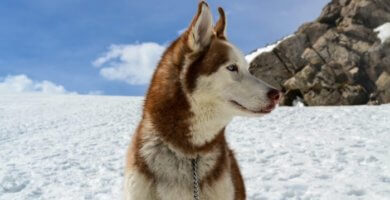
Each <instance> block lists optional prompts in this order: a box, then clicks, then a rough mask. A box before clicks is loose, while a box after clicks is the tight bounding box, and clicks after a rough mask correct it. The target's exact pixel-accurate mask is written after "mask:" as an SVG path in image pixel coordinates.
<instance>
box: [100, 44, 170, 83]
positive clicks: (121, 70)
mask: <svg viewBox="0 0 390 200" xmlns="http://www.w3.org/2000/svg"><path fill="white" fill-rule="evenodd" d="M164 50H165V46H163V45H160V44H157V43H154V42H146V43H141V44H128V45H111V47H110V48H109V50H108V52H106V53H104V54H103V56H101V57H99V58H97V59H96V60H95V61H93V65H95V66H96V67H99V68H101V69H100V75H101V76H103V77H104V78H106V79H108V80H117V81H125V82H126V83H128V84H131V85H144V84H147V83H148V82H149V80H150V78H151V76H152V74H153V71H154V69H155V67H156V65H157V63H158V61H159V60H160V57H161V55H162V53H163V52H164Z"/></svg>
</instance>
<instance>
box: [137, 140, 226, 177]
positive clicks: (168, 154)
mask: <svg viewBox="0 0 390 200" xmlns="http://www.w3.org/2000/svg"><path fill="white" fill-rule="evenodd" d="M222 153H223V152H221V150H220V149H218V148H216V149H215V150H212V151H210V152H209V153H207V154H204V155H202V156H200V157H199V158H198V162H197V164H198V168H197V175H198V178H199V179H202V178H204V177H206V176H207V175H208V174H209V173H210V172H211V171H212V170H213V169H214V168H215V166H216V164H217V160H218V158H219V157H220V155H221V154H222ZM141 155H142V156H143V157H144V158H145V161H146V163H147V165H148V167H149V169H150V170H151V171H152V173H153V174H154V175H155V176H156V179H157V181H158V182H160V181H161V182H165V181H166V182H170V183H177V184H180V185H192V184H193V178H194V176H193V167H192V159H190V158H187V157H185V156H183V155H179V154H177V153H175V152H173V151H172V150H171V149H169V148H168V147H167V146H166V145H165V144H164V143H163V142H161V141H158V140H149V141H147V142H145V144H144V146H143V147H142V148H141Z"/></svg>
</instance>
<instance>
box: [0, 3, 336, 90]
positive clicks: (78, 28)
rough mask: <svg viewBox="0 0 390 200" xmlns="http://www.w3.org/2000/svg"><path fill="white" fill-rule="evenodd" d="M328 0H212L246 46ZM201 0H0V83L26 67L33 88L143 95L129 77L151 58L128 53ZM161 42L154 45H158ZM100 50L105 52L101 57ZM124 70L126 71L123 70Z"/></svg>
mask: <svg viewBox="0 0 390 200" xmlns="http://www.w3.org/2000/svg"><path fill="white" fill-rule="evenodd" d="M328 1H329V0H273V1H268V0H242V1H234V0H231V1H226V0H225V1H222V0H215V1H211V0H210V1H208V3H209V4H210V6H211V9H212V11H213V13H214V14H215V16H216V10H217V6H222V7H224V9H225V11H226V12H227V13H228V14H227V15H228V37H229V39H230V40H231V41H232V43H234V44H236V45H237V46H238V47H239V48H241V49H242V51H243V52H244V53H249V52H250V51H252V50H254V49H256V48H259V47H262V46H264V45H266V44H269V43H272V42H274V41H276V40H278V39H280V38H282V37H283V36H286V35H289V34H291V33H293V32H294V31H295V30H296V29H297V28H298V27H299V25H301V24H302V23H303V22H307V21H311V20H313V19H315V18H316V17H317V16H318V15H319V14H320V12H321V9H322V8H323V7H324V5H325V4H326V3H327V2H328ZM197 2H198V1H197V0H193V1H190V0H185V1H183V0H169V1H151V0H142V1H139V0H138V1H135V0H115V1H106V0H61V1H53V0H34V1H30V0H2V1H1V2H0V77H2V78H0V84H1V82H3V85H0V89H1V87H8V86H9V85H10V84H8V85H7V84H4V82H6V81H7V78H6V77H8V83H10V82H12V81H14V79H12V80H11V78H12V76H16V75H24V80H25V81H27V82H28V81H30V83H31V82H32V84H35V85H33V86H32V87H34V88H37V84H38V85H39V84H40V83H42V82H43V81H48V82H50V83H53V84H55V85H56V86H61V87H63V88H64V89H66V90H67V91H72V92H77V93H81V94H86V93H89V92H91V91H95V92H96V91H99V92H102V93H103V94H106V95H143V94H144V92H145V90H146V88H147V83H145V81H138V82H137V81H132V79H134V76H135V77H138V75H137V74H134V73H137V72H138V71H139V73H145V70H142V69H141V68H142V67H143V65H148V66H149V68H150V65H151V64H152V63H153V62H151V63H149V62H148V60H142V61H138V60H135V61H134V58H129V56H130V57H131V55H129V54H131V53H135V54H136V55H140V56H144V57H145V58H149V57H148V56H147V55H149V54H148V53H145V52H151V51H152V54H153V55H152V56H151V57H153V58H154V59H155V57H156V55H158V54H159V52H160V51H161V48H163V47H164V46H166V45H167V44H168V43H169V42H170V41H172V40H173V39H175V38H176V37H177V36H178V31H180V30H182V29H184V28H185V27H187V25H188V24H189V22H190V20H191V19H192V16H193V15H194V13H195V12H196V8H197ZM215 19H216V18H215ZM145 43H151V45H149V46H145V45H144V44H145ZM153 44H154V46H153ZM113 45H114V46H113ZM156 45H157V50H156V49H154V50H153V48H154V47H156ZM159 45H160V46H161V48H160V47H159ZM151 49H152V50H151ZM138 51H141V53H139V52H138ZM115 52H116V53H115ZM142 52H143V53H142ZM137 53H139V54H137ZM114 54H115V55H114ZM99 58H101V59H103V58H106V59H105V60H104V59H103V61H104V62H103V61H102V60H101V61H102V62H101V63H100V64H96V61H97V60H98V59H99ZM122 59H124V60H122ZM132 59H133V60H132ZM137 63H138V64H139V68H138V69H135V70H134V69H132V70H130V69H126V67H127V68H128V67H129V66H130V65H132V67H133V68H134V65H136V64H137ZM130 67H131V66H130ZM137 67H138V66H137ZM104 68H106V69H104ZM107 68H112V69H111V71H110V69H107ZM123 70H125V72H123ZM129 70H130V72H129ZM149 71H150V69H149ZM149 71H147V72H149ZM120 73H125V74H126V73H129V74H127V75H126V76H124V77H122V76H121V74H120ZM141 75H142V74H141ZM19 78H20V77H19ZM141 78H142V76H141ZM18 80H19V79H18ZM129 80H130V81H129ZM14 85H15V84H14Z"/></svg>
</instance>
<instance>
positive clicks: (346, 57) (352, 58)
mask: <svg viewBox="0 0 390 200" xmlns="http://www.w3.org/2000/svg"><path fill="white" fill-rule="evenodd" d="M385 22H390V1H389V0H332V1H331V2H330V3H329V4H328V5H326V6H325V8H324V9H323V11H322V13H321V14H320V16H319V17H318V18H317V20H316V21H313V22H309V23H305V24H303V25H302V26H301V27H299V29H298V30H297V31H296V32H295V35H293V36H291V37H288V38H287V39H285V40H284V41H281V42H280V43H279V44H278V45H277V46H276V47H275V48H274V49H273V51H272V52H265V53H263V54H260V55H259V56H258V57H257V58H255V59H253V61H252V62H251V63H250V69H249V70H250V72H251V73H252V74H254V75H255V76H257V77H259V78H261V79H263V80H264V81H266V82H268V83H270V84H271V85H273V86H275V87H277V88H278V89H281V90H283V91H285V94H284V98H283V99H282V102H281V103H282V104H283V105H292V102H293V101H294V100H295V99H297V98H302V99H303V101H304V104H306V105H309V106H315V105H357V104H378V103H390V97H389V96H390V91H389V88H390V85H389V84H390V83H389V82H390V80H389V79H390V78H389V74H390V41H386V42H384V43H381V41H380V39H379V38H378V37H377V33H375V32H374V31H373V29H375V28H376V27H377V26H379V25H382V24H383V23H385Z"/></svg>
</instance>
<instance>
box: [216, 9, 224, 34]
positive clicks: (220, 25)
mask: <svg viewBox="0 0 390 200" xmlns="http://www.w3.org/2000/svg"><path fill="white" fill-rule="evenodd" d="M218 12H219V20H218V22H217V24H216V25H215V28H214V31H215V34H216V36H217V37H218V38H221V39H225V40H226V15H225V11H223V8H221V7H219V8H218Z"/></svg>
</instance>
